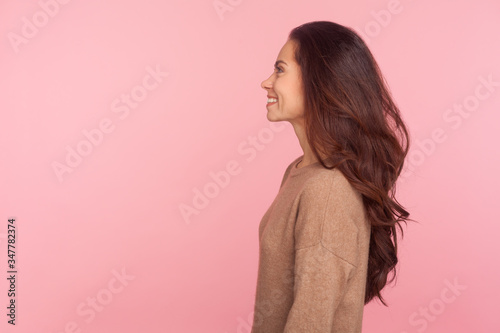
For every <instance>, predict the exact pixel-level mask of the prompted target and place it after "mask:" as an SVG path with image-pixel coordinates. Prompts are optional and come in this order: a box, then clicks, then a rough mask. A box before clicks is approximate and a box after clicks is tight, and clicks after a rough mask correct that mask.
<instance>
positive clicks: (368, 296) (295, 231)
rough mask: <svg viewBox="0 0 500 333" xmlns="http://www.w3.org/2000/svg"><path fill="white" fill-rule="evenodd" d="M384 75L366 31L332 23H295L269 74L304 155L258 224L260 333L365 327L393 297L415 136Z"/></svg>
mask: <svg viewBox="0 0 500 333" xmlns="http://www.w3.org/2000/svg"><path fill="white" fill-rule="evenodd" d="M384 82H385V81H384V78H383V76H382V74H381V73H380V70H379V68H378V65H377V63H376V61H375V60H374V58H373V56H372V54H371V52H370V51H369V49H368V48H367V46H366V44H365V43H364V42H363V41H362V39H361V38H360V37H359V36H358V35H357V34H356V33H355V32H354V31H353V30H352V29H350V28H346V27H344V26H342V25H339V24H336V23H333V22H327V21H318V22H310V23H306V24H303V25H301V26H299V27H297V28H295V29H293V30H292V31H291V32H290V35H289V37H288V40H287V42H286V43H285V45H284V46H283V48H282V49H281V51H280V53H279V55H278V58H277V61H276V63H275V71H274V72H273V74H272V75H271V76H270V77H269V78H268V79H266V80H265V81H263V82H262V88H263V89H265V90H266V91H267V97H268V103H267V112H268V113H267V118H268V120H269V121H273V122H274V121H288V122H290V123H291V125H292V126H293V128H294V130H295V134H296V135H297V137H298V140H299V142H300V146H301V147H302V150H303V152H304V153H303V155H302V156H300V157H298V158H296V159H295V160H294V161H292V163H291V164H290V165H289V166H288V167H287V169H286V171H285V173H284V176H283V179H282V182H281V186H280V189H279V192H278V194H277V196H276V198H275V200H274V201H273V203H272V204H271V206H270V207H269V209H268V210H267V212H266V213H265V214H264V216H263V218H262V221H261V223H260V225H259V249H260V252H259V270H258V279H257V291H256V295H255V309H254V315H253V316H254V317H253V326H252V333H260V332H265V333H278V332H280V333H282V332H285V333H290V332H304V333H305V332H308V333H311V332H322V333H326V332H341V333H347V332H361V327H362V316H363V307H364V305H365V304H366V303H368V302H369V301H370V300H372V299H373V298H375V297H377V298H378V299H380V301H381V302H382V303H383V304H384V305H386V303H385V302H384V299H383V298H382V295H381V293H380V292H381V290H382V289H383V288H384V286H385V285H386V284H387V283H388V282H391V281H392V280H393V279H394V277H395V266H396V264H397V262H398V260H397V234H396V226H398V227H399V229H400V230H401V233H402V232H403V230H402V228H401V224H400V223H401V222H406V221H407V220H409V219H408V216H409V213H408V212H407V211H406V210H405V209H404V208H403V207H402V206H401V205H400V204H399V203H398V202H397V200H396V199H395V197H394V192H395V182H396V179H397V178H398V176H399V175H400V173H401V170H402V167H403V163H404V159H405V156H406V154H407V153H408V148H409V143H410V142H409V136H408V131H407V128H406V126H405V124H404V122H403V120H402V119H401V116H400V113H399V110H398V108H397V107H396V105H395V104H394V102H393V101H392V99H391V96H390V93H389V90H388V88H387V87H386V85H385V83H384ZM391 271H392V272H393V276H392V279H390V280H388V279H387V276H388V274H389V273H390V272H391Z"/></svg>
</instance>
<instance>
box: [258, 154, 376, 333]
mask: <svg viewBox="0 0 500 333" xmlns="http://www.w3.org/2000/svg"><path fill="white" fill-rule="evenodd" d="M302 158H303V155H302V156H299V157H298V158H296V159H295V160H294V161H293V162H292V163H291V164H290V165H289V166H288V167H287V169H286V171H285V173H284V176H283V180H282V182H281V186H280V189H279V192H278V194H277V196H276V198H275V199H274V201H273V202H272V204H271V206H270V207H269V209H268V210H267V212H266V213H265V214H264V216H263V217H262V220H261V222H260V225H259V267H258V274H257V288H256V294H255V306H254V317H253V325H252V331H251V333H330V332H332V333H333V332H336V333H350V332H361V326H362V318H363V307H364V298H365V288H366V276H367V266H368V250H369V243H370V224H369V222H368V220H367V219H366V212H365V209H364V206H363V201H362V197H361V194H360V193H359V192H358V191H356V190H355V189H354V188H353V187H352V185H351V184H350V183H349V182H348V181H347V179H346V178H345V177H344V175H343V174H342V172H340V171H339V170H338V169H332V170H328V169H326V168H324V167H323V166H322V165H321V164H320V162H316V163H313V164H309V165H306V166H305V167H300V168H297V167H296V165H297V163H299V162H300V161H301V160H302Z"/></svg>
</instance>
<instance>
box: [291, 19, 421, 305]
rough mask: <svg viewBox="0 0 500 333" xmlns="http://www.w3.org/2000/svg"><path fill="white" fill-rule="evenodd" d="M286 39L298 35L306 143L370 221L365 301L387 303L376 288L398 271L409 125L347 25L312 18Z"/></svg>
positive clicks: (370, 57) (365, 49) (404, 215)
mask: <svg viewBox="0 0 500 333" xmlns="http://www.w3.org/2000/svg"><path fill="white" fill-rule="evenodd" d="M288 38H289V39H291V40H293V41H294V42H296V49H295V60H296V62H297V63H298V64H299V66H300V69H301V73H302V83H303V87H304V96H305V114H304V125H305V127H306V135H307V139H308V142H309V144H310V146H311V150H312V151H313V153H314V155H315V156H316V158H317V159H318V160H319V161H320V163H321V164H322V165H323V167H325V168H328V169H333V168H337V169H338V170H340V171H341V172H342V173H343V174H344V175H345V177H346V178H347V179H348V181H349V182H350V183H351V184H352V185H353V187H354V188H355V189H357V190H358V191H359V192H360V193H361V194H362V198H363V203H364V206H365V209H366V212H367V216H368V218H369V220H370V223H371V234H370V250H369V259H368V273H367V280H366V291H365V304H366V303H368V302H370V301H371V300H372V299H373V298H374V297H378V298H379V299H380V301H381V302H382V304H384V305H385V306H387V304H386V303H385V301H384V299H383V297H382V295H381V290H382V289H383V288H384V287H385V286H386V284H387V283H389V282H392V281H393V280H394V279H395V277H396V264H397V263H398V258H397V248H398V246H397V244H398V243H397V234H396V226H397V227H398V228H399V230H400V232H401V236H402V235H403V229H402V227H401V222H404V223H406V222H407V220H411V219H409V218H408V216H409V213H408V212H407V211H406V210H405V209H404V207H403V206H401V205H400V204H399V203H398V201H397V200H396V198H395V185H396V180H397V178H398V177H399V175H400V173H401V171H402V168H403V163H404V160H405V157H406V155H407V153H408V150H409V145H410V139H409V135H408V129H407V128H406V126H405V124H404V122H403V120H402V118H401V115H400V111H399V109H398V107H397V106H396V104H395V103H394V101H393V100H392V97H391V94H390V91H389V89H388V87H387V84H386V81H385V78H384V77H383V75H382V73H381V71H380V69H379V67H378V64H377V63H376V61H375V59H374V57H373V55H372V53H371V52H370V50H369V49H368V47H367V46H366V44H365V43H364V41H363V40H362V39H361V38H360V37H359V36H358V35H357V34H356V33H355V32H354V30H353V29H351V28H348V27H344V26H342V25H339V24H337V23H333V22H329V21H315V22H309V23H305V24H303V25H300V26H298V27H296V28H295V29H293V30H292V31H291V32H290V34H289V36H288ZM321 156H326V159H328V160H331V161H332V162H333V165H332V166H327V165H326V164H325V161H324V160H323V159H322V158H321ZM391 271H392V272H393V275H392V278H391V279H390V280H388V274H389V273H390V272H391Z"/></svg>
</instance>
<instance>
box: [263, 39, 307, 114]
mask: <svg viewBox="0 0 500 333" xmlns="http://www.w3.org/2000/svg"><path fill="white" fill-rule="evenodd" d="M295 46H296V42H295V41H293V40H288V41H287V42H286V43H285V45H283V47H282V48H281V51H280V53H279V54H278V58H277V60H276V63H275V64H274V72H273V74H271V76H270V77H269V78H267V79H266V80H265V81H262V83H261V87H262V88H263V89H265V90H266V91H267V95H268V99H269V98H275V99H277V101H276V102H274V101H272V102H269V101H268V103H267V105H266V107H267V119H268V120H269V121H283V120H287V121H289V122H290V123H301V122H302V120H303V116H304V93H303V88H302V77H301V72H300V67H299V65H298V64H297V63H296V62H295V56H294V50H295Z"/></svg>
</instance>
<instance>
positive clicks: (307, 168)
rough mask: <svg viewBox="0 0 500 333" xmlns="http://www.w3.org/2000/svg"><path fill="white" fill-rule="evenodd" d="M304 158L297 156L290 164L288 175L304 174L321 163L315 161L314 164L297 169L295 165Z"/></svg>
mask: <svg viewBox="0 0 500 333" xmlns="http://www.w3.org/2000/svg"><path fill="white" fill-rule="evenodd" d="M303 157H304V155H302V156H299V157H297V158H296V159H295V160H294V161H293V163H292V168H291V170H290V175H299V174H302V173H304V172H306V171H307V170H309V169H311V168H314V167H315V166H317V165H321V162H320V161H317V162H314V163H311V164H308V165H306V166H303V167H300V168H297V164H299V163H300V162H301V161H302V158H303Z"/></svg>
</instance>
